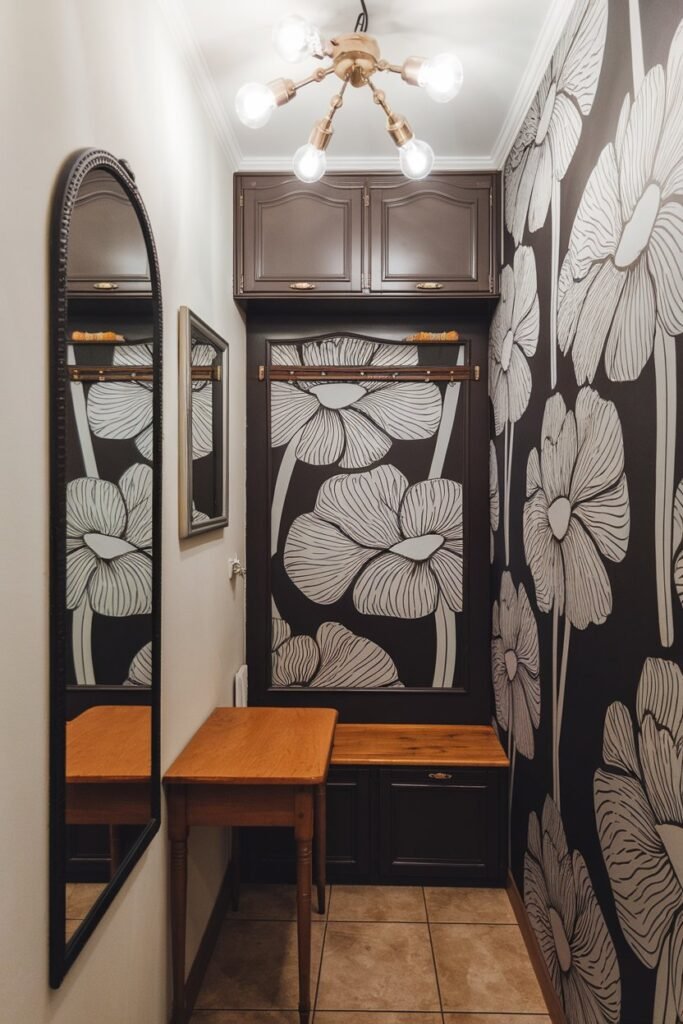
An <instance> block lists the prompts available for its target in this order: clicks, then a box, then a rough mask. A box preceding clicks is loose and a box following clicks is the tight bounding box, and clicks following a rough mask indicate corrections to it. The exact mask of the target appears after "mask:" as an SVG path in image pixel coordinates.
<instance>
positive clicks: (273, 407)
mask: <svg viewBox="0 0 683 1024" xmlns="http://www.w3.org/2000/svg"><path fill="white" fill-rule="evenodd" d="M286 365H289V364H286ZM319 408H320V403H319V402H318V399H317V398H314V397H313V395H308V394H306V392H305V391H301V390H300V389H299V388H298V387H297V386H296V385H295V384H285V383H283V382H281V381H274V382H273V383H272V384H271V385H270V443H271V445H272V446H273V448H278V447H279V446H280V445H282V444H289V442H290V441H291V440H292V438H293V437H294V435H295V434H296V433H298V431H299V430H301V428H302V427H303V425H304V423H308V421H309V420H310V419H311V417H313V416H315V414H316V413H317V411H318V409H319Z"/></svg>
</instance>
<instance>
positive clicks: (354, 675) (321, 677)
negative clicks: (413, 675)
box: [272, 618, 402, 689]
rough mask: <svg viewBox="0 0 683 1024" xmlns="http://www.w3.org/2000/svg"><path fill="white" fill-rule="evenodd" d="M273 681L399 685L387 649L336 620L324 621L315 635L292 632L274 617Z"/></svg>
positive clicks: (374, 686)
mask: <svg viewBox="0 0 683 1024" xmlns="http://www.w3.org/2000/svg"><path fill="white" fill-rule="evenodd" d="M272 685H273V686H277V687H283V686H307V687H311V688H321V687H325V688H332V687H334V688H339V687H344V688H356V689H378V688H381V687H389V686H391V687H399V686H401V685H402V684H401V683H400V682H399V679H398V672H397V670H396V666H395V664H394V662H393V661H392V659H391V658H390V657H389V655H388V654H387V653H386V651H383V650H382V648H381V647H380V646H379V645H378V644H375V643H373V642H372V641H371V640H367V639H366V638H365V637H362V636H357V635H356V634H355V633H352V632H351V631H350V630H348V629H346V628H345V627H344V626H342V625H340V623H338V622H324V623H323V624H322V626H320V628H319V629H318V631H317V633H316V635H315V639H313V637H311V636H306V635H299V636H292V635H291V630H290V628H289V625H288V624H287V623H286V622H284V621H283V620H282V619H279V618H274V619H273V661H272Z"/></svg>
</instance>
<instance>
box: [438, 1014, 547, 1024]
mask: <svg viewBox="0 0 683 1024" xmlns="http://www.w3.org/2000/svg"><path fill="white" fill-rule="evenodd" d="M443 1019H444V1021H445V1024H552V1021H551V1020H550V1017H548V1015H547V1014H545V1013H444V1015H443Z"/></svg>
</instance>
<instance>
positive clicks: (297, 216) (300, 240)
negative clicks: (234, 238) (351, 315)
mask: <svg viewBox="0 0 683 1024" xmlns="http://www.w3.org/2000/svg"><path fill="white" fill-rule="evenodd" d="M240 203H243V206H241V207H240V209H241V213H242V247H243V248H242V267H243V269H242V273H241V275H240V281H239V283H238V288H239V290H240V291H241V292H243V293H245V294H248V293H249V292H256V293H268V292H270V293H276V294H286V295H292V296H296V295H306V294H310V293H312V292H315V293H323V294H324V293H326V292H347V293H348V292H360V291H361V270H362V217H363V179H362V178H359V179H353V178H351V179H345V180H336V181H335V180H332V181H325V182H318V183H316V184H315V185H302V183H301V182H300V181H298V180H297V179H296V178H291V179H290V178H275V179H273V178H256V177H254V178H248V177H247V178H244V179H242V184H241V196H240ZM238 293H239V292H238Z"/></svg>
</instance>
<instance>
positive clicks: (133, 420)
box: [87, 381, 154, 441]
mask: <svg viewBox="0 0 683 1024" xmlns="http://www.w3.org/2000/svg"><path fill="white" fill-rule="evenodd" d="M153 404H154V397H153V394H152V392H151V391H148V390H147V389H146V388H144V387H142V386H141V385H140V384H129V383H127V382H126V381H108V382H105V383H103V384H93V385H92V387H91V388H90V390H89V392H88V406H87V407H88V423H89V424H90V429H91V430H92V432H93V434H96V435H97V437H106V438H111V439H113V440H117V441H120V440H125V439H126V438H129V437H135V436H136V434H139V433H140V432H141V431H142V430H144V429H145V428H146V427H148V426H149V425H150V423H151V422H152V418H153V415H154V409H153Z"/></svg>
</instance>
